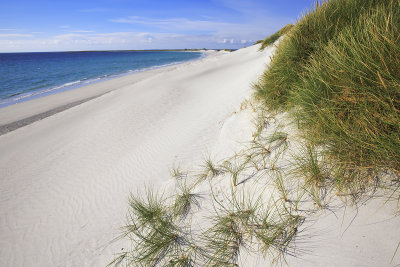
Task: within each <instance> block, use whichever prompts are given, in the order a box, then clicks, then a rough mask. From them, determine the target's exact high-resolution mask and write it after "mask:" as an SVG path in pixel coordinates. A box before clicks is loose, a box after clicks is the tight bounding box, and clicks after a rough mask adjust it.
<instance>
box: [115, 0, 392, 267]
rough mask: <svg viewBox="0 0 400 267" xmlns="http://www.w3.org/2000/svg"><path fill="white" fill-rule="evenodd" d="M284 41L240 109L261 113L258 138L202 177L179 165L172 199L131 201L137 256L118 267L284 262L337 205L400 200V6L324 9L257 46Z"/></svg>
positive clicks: (342, 2) (206, 165)
mask: <svg viewBox="0 0 400 267" xmlns="http://www.w3.org/2000/svg"><path fill="white" fill-rule="evenodd" d="M281 36H283V38H282V39H281V40H280V41H279V43H278V44H277V48H276V51H275V55H274V57H273V58H272V61H271V64H270V66H269V67H268V69H267V70H266V71H265V72H264V74H263V75H262V77H261V78H260V80H259V82H258V83H257V84H255V85H254V87H255V91H256V92H255V96H254V99H255V100H254V99H253V100H251V101H248V102H246V103H245V104H244V105H243V106H245V108H247V109H249V110H252V111H253V112H254V113H255V114H256V115H257V119H256V120H255V130H254V133H253V140H252V141H251V142H249V144H248V145H247V146H246V147H245V148H243V149H242V150H241V151H239V152H238V153H236V154H235V155H234V156H232V157H231V158H228V159H224V160H222V161H217V162H215V161H214V160H213V159H212V157H206V158H205V160H204V162H203V164H202V165H201V166H199V167H198V169H197V170H195V171H182V170H181V169H180V168H173V169H172V171H171V176H172V177H173V179H174V181H175V184H176V186H175V189H176V190H175V192H173V193H172V194H171V195H170V196H165V195H163V194H160V193H155V192H153V191H151V190H149V191H147V193H146V196H145V197H135V196H132V197H131V198H130V202H129V204H130V213H129V216H128V223H127V225H126V227H124V233H123V235H122V237H128V238H129V240H130V243H131V249H128V250H125V251H124V252H123V253H121V254H120V255H119V257H117V258H116V259H115V260H114V261H113V262H112V263H111V265H117V264H119V263H123V264H124V265H129V266H239V265H240V263H241V262H240V257H241V255H249V254H250V255H254V254H256V255H261V256H262V257H264V258H265V257H267V258H268V259H270V261H271V262H272V263H279V262H281V260H284V259H285V255H296V252H298V250H295V249H294V248H295V245H294V242H295V241H296V239H297V238H299V235H300V234H301V230H300V229H301V225H302V224H303V223H304V221H305V220H307V216H308V215H309V214H311V213H313V212H318V211H320V210H321V209H324V208H328V207H329V208H330V209H332V208H333V207H332V206H329V205H330V201H331V200H332V199H335V198H336V199H340V200H344V201H343V203H345V204H344V205H347V204H348V203H354V202H357V200H358V199H360V198H361V197H362V196H363V195H364V194H366V193H367V192H371V191H373V192H375V191H376V190H378V189H384V190H388V191H385V194H388V196H387V198H388V199H389V198H390V199H395V200H396V201H397V202H399V201H400V194H399V193H398V192H399V191H400V190H399V188H400V134H399V133H400V1H398V0H396V1H395V0H331V1H328V2H321V3H317V4H315V6H314V7H313V8H312V9H310V10H309V11H307V12H306V13H305V14H304V15H303V17H302V18H301V19H300V20H299V21H298V22H297V23H296V24H295V25H291V24H289V25H287V26H285V27H284V28H283V29H281V30H280V31H278V32H277V33H275V34H273V35H271V36H269V37H267V38H266V39H265V40H262V41H259V42H258V43H259V44H261V49H264V48H266V47H268V46H270V45H272V44H274V43H275V44H276V40H278V39H279V38H280V37H281ZM241 109H242V108H241ZM280 119H281V120H284V121H290V122H289V123H287V124H286V125H281V124H280V123H279V121H280ZM293 125H295V128H296V129H295V130H294V131H293ZM267 126H268V127H267ZM388 177H389V179H387V178H388ZM218 188H223V190H222V191H224V190H225V193H224V192H222V193H221V192H219V191H218ZM264 191H265V192H268V193H266V194H264ZM396 192H397V193H396ZM348 199H350V200H351V201H350V202H348V201H347V200H348ZM300 205H301V207H300ZM210 207H211V208H210ZM199 222H201V223H200V224H201V227H199ZM396 251H397V249H396Z"/></svg>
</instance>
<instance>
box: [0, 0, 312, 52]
mask: <svg viewBox="0 0 400 267" xmlns="http://www.w3.org/2000/svg"><path fill="white" fill-rule="evenodd" d="M313 2H314V0H288V1H284V0H264V1H263V0H241V1H239V0H186V1H183V0H169V1H167V0H61V1H60V0H23V1H21V0H13V1H7V0H3V1H1V2H0V52H21V51H70V50H110V49H162V48H166V49H173V48H203V47H205V48H240V47H244V46H248V45H250V44H252V43H253V42H254V41H256V40H259V39H263V38H265V37H266V36H267V35H269V34H272V33H274V32H275V31H277V30H278V29H280V28H281V27H283V26H284V25H286V24H287V23H294V22H296V19H297V18H299V16H300V15H301V13H302V12H303V11H305V10H306V9H307V8H309V7H311V5H312V3H313Z"/></svg>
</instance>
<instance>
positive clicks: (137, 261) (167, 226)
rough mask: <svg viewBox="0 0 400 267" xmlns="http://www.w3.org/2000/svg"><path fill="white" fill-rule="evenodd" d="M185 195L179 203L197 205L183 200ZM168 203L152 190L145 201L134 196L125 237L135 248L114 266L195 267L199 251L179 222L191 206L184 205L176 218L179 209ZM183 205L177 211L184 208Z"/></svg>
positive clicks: (122, 256) (147, 193)
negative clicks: (175, 212)
mask: <svg viewBox="0 0 400 267" xmlns="http://www.w3.org/2000/svg"><path fill="white" fill-rule="evenodd" d="M182 195H184V194H182ZM182 195H179V196H178V197H177V203H180V204H182V203H184V202H186V201H188V202H189V203H192V202H193V196H190V197H189V198H185V199H182ZM187 199H191V200H187ZM166 203H167V201H166V199H165V198H163V197H162V196H160V195H158V194H155V193H153V191H152V190H148V191H147V192H146V197H145V198H140V197H134V196H131V198H130V200H129V204H130V210H129V218H128V221H129V223H128V224H127V225H126V226H125V227H124V236H127V237H129V238H130V240H131V245H132V248H131V250H130V251H126V252H124V253H122V254H121V255H120V256H119V257H117V258H116V259H115V260H114V261H113V262H111V263H110V265H115V266H116V265H118V264H120V263H122V262H123V263H125V264H126V265H127V266H193V262H194V258H195V257H196V255H197V254H198V250H197V247H196V246H195V245H194V244H193V243H192V241H191V235H190V232H189V230H188V229H187V228H185V227H183V226H182V225H180V224H179V223H178V218H181V217H182V214H184V213H186V212H188V211H187V210H188V208H187V205H185V204H183V207H184V208H183V209H179V211H180V214H179V216H175V214H174V212H172V211H175V209H171V207H170V206H168V205H167V204H166ZM180 204H178V205H175V206H173V207H174V208H176V207H182V205H180Z"/></svg>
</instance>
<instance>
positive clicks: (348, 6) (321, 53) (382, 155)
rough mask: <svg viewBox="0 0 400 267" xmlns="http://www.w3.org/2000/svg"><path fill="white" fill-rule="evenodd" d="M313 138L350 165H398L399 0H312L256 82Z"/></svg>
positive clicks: (270, 103)
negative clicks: (312, 5) (290, 112)
mask: <svg viewBox="0 0 400 267" xmlns="http://www.w3.org/2000/svg"><path fill="white" fill-rule="evenodd" d="M255 88H256V91H257V97H258V99H260V100H261V101H263V102H264V103H265V104H266V106H267V107H268V108H269V109H271V110H277V111H282V110H291V111H292V112H293V114H294V115H295V116H294V117H295V119H296V121H297V123H298V125H299V126H300V129H301V130H302V131H303V133H304V136H305V137H306V138H307V139H308V141H309V142H310V143H312V144H314V145H315V144H316V145H323V146H324V147H325V149H326V150H327V151H328V152H329V156H330V157H331V158H332V160H334V161H335V162H341V163H343V164H345V165H346V166H351V167H352V168H356V167H357V166H358V167H362V168H370V169H374V168H375V169H376V168H390V169H394V170H397V171H399V170H400V134H399V133H400V2H399V1H398V0H379V1H378V0H331V1H329V2H323V3H319V4H316V5H315V7H314V8H313V9H312V10H310V11H308V12H307V13H306V14H305V15H304V16H303V18H302V19H301V20H300V21H299V22H298V23H297V24H296V25H295V26H294V27H293V29H291V31H290V33H289V34H288V35H287V38H285V39H284V40H282V42H281V43H280V44H279V45H278V48H277V50H276V54H275V56H274V58H273V60H272V62H271V66H270V67H269V69H267V70H266V71H265V73H264V74H263V76H262V77H261V79H260V81H259V83H258V84H257V85H256V86H255Z"/></svg>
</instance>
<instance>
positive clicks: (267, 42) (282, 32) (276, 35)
mask: <svg viewBox="0 0 400 267" xmlns="http://www.w3.org/2000/svg"><path fill="white" fill-rule="evenodd" d="M292 28H293V24H287V25H286V26H285V27H283V28H282V29H280V30H279V31H277V32H276V33H274V34H272V35H270V36H268V37H267V38H265V39H264V40H260V41H258V42H256V44H258V43H261V48H260V50H263V49H265V48H266V47H268V46H270V45H272V44H273V43H275V41H276V40H278V39H279V38H280V37H281V36H282V35H285V34H286V33H288V32H289V31H290V30H291V29H292Z"/></svg>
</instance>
